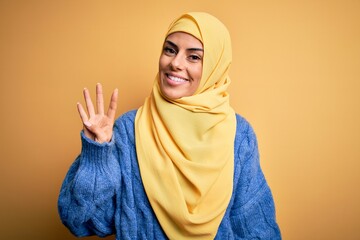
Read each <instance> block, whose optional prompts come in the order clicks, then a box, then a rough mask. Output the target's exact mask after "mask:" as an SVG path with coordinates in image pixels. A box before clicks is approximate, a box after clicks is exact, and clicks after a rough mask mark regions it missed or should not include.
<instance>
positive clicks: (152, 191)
mask: <svg viewBox="0 0 360 240" xmlns="http://www.w3.org/2000/svg"><path fill="white" fill-rule="evenodd" d="M174 32H185V33H189V34H191V35H193V36H194V37H196V38H197V39H199V40H200V41H201V42H202V44H203V47H204V57H203V72H202V78H201V81H200V85H199V88H198V89H197V91H196V92H195V94H194V95H193V96H189V97H183V98H180V99H176V100H171V99H167V98H166V97H165V96H163V95H162V93H161V90H160V87H159V75H157V76H156V78H155V81H154V86H153V89H152V92H151V94H150V96H149V97H148V98H147V99H146V100H145V103H144V105H143V106H142V107H141V108H139V110H138V112H137V115H136V119H135V137H136V150H137V156H138V161H139V167H140V173H141V177H142V181H143V184H144V188H145V191H146V194H147V196H148V198H149V201H150V204H151V206H152V208H153V210H154V212H155V214H156V217H157V219H158V220H159V223H160V224H161V226H162V228H163V230H164V232H165V233H166V235H167V236H168V237H169V238H170V239H213V238H215V236H216V233H217V230H218V227H219V225H220V223H221V220H222V218H223V216H224V214H225V211H226V209H227V206H228V204H229V201H230V198H231V194H232V190H233V171H234V138H235V129H236V119H235V112H234V110H233V109H232V108H231V107H230V104H229V95H228V93H227V88H228V86H229V84H230V82H231V81H230V78H229V76H228V70H229V67H230V64H231V60H232V59H231V58H232V57H231V41H230V36H229V33H228V31H227V29H226V27H225V26H224V25H223V24H222V23H221V22H220V21H219V20H218V19H216V18H215V17H213V16H211V15H209V14H207V13H201V12H193V13H188V14H184V15H182V16H181V17H180V18H178V19H176V20H175V21H174V22H173V23H172V24H171V25H170V27H169V29H168V32H167V34H166V36H168V35H169V34H171V33H174Z"/></svg>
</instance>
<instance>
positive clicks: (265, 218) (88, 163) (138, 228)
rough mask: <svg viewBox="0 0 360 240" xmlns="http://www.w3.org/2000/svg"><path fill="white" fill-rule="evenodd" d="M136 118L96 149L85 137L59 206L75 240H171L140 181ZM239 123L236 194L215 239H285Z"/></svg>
mask: <svg viewBox="0 0 360 240" xmlns="http://www.w3.org/2000/svg"><path fill="white" fill-rule="evenodd" d="M135 115H136V110H133V111H130V112H128V113H125V114H124V115H122V116H121V117H120V118H119V119H117V121H116V122H115V125H114V133H113V138H112V140H111V142H109V143H103V144H99V143H96V142H94V141H92V140H90V139H88V138H86V137H85V136H84V134H83V133H81V139H82V151H81V154H80V155H79V156H78V158H77V159H76V160H75V162H74V163H73V164H72V166H71V167H70V170H69V171H68V173H67V175H66V177H65V180H64V182H63V185H62V187H61V191H60V196H59V200H58V207H59V214H60V217H61V220H62V222H63V223H64V224H65V225H66V226H67V227H68V228H69V229H70V231H71V232H72V233H73V234H74V235H76V236H88V235H98V236H100V237H103V236H106V235H110V234H116V239H118V240H119V239H131V240H133V239H167V237H166V235H165V233H164V232H163V230H162V229H161V226H160V224H159V222H158V220H157V219H156V216H155V214H154V212H153V210H152V208H151V205H150V203H149V201H148V199H147V196H146V193H145V190H144V187H143V184H142V181H141V175H140V171H139V166H138V159H137V156H136V147H135V137H134V135H135V134H134V120H135ZM236 118H237V129H236V137H235V145H234V146H235V148H234V153H235V154H234V158H235V159H234V161H235V164H234V185H233V194H232V197H231V200H230V203H229V206H228V208H227V210H226V213H225V215H224V217H223V219H222V222H221V224H220V226H219V229H218V232H217V235H216V238H215V239H281V235H280V230H279V227H278V225H277V223H276V219H275V208H274V202H273V198H272V194H271V191H270V189H269V186H268V185H267V183H266V180H265V178H264V175H263V173H262V171H261V168H260V164H259V154H258V149H257V141H256V136H255V134H254V131H253V129H252V128H251V126H250V125H249V123H248V122H247V121H246V120H245V119H244V118H242V117H241V116H240V115H236Z"/></svg>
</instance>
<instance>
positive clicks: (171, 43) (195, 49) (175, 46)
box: [165, 40, 204, 52]
mask: <svg viewBox="0 0 360 240" xmlns="http://www.w3.org/2000/svg"><path fill="white" fill-rule="evenodd" d="M165 42H166V43H168V44H170V45H171V46H173V47H174V48H177V49H178V48H179V47H178V46H177V45H176V44H175V43H173V42H172V41H170V40H166V41H165ZM186 50H187V51H201V52H204V49H202V48H187V49H186Z"/></svg>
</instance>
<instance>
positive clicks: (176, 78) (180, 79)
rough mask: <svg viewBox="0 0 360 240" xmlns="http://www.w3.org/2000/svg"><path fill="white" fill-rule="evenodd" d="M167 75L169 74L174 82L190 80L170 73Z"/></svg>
mask: <svg viewBox="0 0 360 240" xmlns="http://www.w3.org/2000/svg"><path fill="white" fill-rule="evenodd" d="M166 76H167V77H168V78H169V79H170V80H171V81H174V82H187V81H188V80H187V79H185V78H180V77H175V76H172V75H169V74H166Z"/></svg>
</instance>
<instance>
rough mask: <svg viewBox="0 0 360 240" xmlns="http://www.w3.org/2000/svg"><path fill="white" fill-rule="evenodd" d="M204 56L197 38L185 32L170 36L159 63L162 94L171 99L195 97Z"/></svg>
mask: <svg viewBox="0 0 360 240" xmlns="http://www.w3.org/2000/svg"><path fill="white" fill-rule="evenodd" d="M203 55H204V50H203V45H202V43H201V42H200V41H199V40H198V39H197V38H195V37H193V36H192V35H190V34H187V33H183V32H175V33H172V34H170V35H169V36H168V37H167V38H166V40H165V43H164V47H163V51H162V54H161V56H160V61H159V76H160V82H159V84H160V89H161V92H162V94H163V95H165V96H166V97H167V98H169V99H178V98H181V97H187V96H191V95H193V94H194V93H195V91H196V90H197V88H198V87H199V84H200V80H201V75H202V62H203V61H202V60H203Z"/></svg>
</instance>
